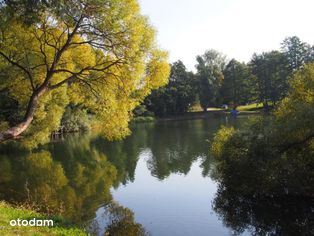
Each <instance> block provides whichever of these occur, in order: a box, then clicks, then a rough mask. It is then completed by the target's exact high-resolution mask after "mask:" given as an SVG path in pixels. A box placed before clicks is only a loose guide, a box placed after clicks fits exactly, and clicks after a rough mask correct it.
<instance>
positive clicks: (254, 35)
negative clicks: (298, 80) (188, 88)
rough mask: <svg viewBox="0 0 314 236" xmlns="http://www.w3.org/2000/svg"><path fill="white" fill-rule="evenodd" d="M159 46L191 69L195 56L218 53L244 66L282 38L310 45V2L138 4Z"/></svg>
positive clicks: (164, 0) (313, 28)
mask: <svg viewBox="0 0 314 236" xmlns="http://www.w3.org/2000/svg"><path fill="white" fill-rule="evenodd" d="M139 2H140V5H141V9H142V14H144V15H147V16H148V17H149V18H150V22H151V24H152V25H153V26H154V27H155V28H156V29H157V32H158V35H157V42H158V45H159V46H160V47H161V48H162V49H166V50H168V51H169V52H170V62H174V61H177V60H179V59H180V60H182V61H183V63H184V64H185V65H186V67H187V68H188V69H189V70H195V69H194V68H195V67H194V66H195V64H196V60H195V58H196V56H197V55H200V54H203V53H204V52H205V50H206V49H216V50H218V51H220V52H222V53H223V54H225V55H226V56H227V57H228V59H232V58H235V59H237V60H239V61H243V62H248V61H249V60H250V58H251V56H252V54H253V53H254V52H257V53H261V52H263V51H270V50H275V49H280V43H281V42H282V41H283V39H284V38H285V37H288V36H294V35H296V36H298V37H299V38H300V39H301V40H302V41H304V42H307V43H310V44H311V45H313V44H314V0H139Z"/></svg>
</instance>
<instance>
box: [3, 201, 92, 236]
mask: <svg viewBox="0 0 314 236" xmlns="http://www.w3.org/2000/svg"><path fill="white" fill-rule="evenodd" d="M33 218H36V219H45V220H50V219H52V220H53V221H54V226H53V227H35V226H11V225H10V221H11V220H17V219H21V220H22V219H24V220H26V219H27V220H30V219H33ZM0 235H1V236H7V235H8V236H11V235H12V236H16V235H21V236H37V235H38V236H39V235H58V236H59V235H60V236H63V235H64V236H68V235H69V236H72V235H73V236H81V235H88V234H87V233H86V232H85V231H84V230H82V229H79V228H77V227H74V226H73V225H69V224H67V223H66V222H65V221H64V220H62V219H61V218H58V217H50V216H45V215H42V214H39V213H35V212H33V211H31V210H27V209H24V208H14V207H12V206H10V205H9V204H7V203H5V202H0Z"/></svg>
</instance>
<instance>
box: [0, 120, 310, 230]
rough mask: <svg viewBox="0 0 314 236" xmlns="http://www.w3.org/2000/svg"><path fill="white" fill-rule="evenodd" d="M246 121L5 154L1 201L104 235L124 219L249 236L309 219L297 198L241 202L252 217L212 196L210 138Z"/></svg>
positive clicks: (177, 125) (0, 166) (0, 161)
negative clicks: (290, 203)
mask: <svg viewBox="0 0 314 236" xmlns="http://www.w3.org/2000/svg"><path fill="white" fill-rule="evenodd" d="M247 120H248V118H247V117H239V118H238V119H236V120H232V119H230V118H228V117H220V118H213V119H209V120H192V121H169V122H159V123H156V124H138V125H134V127H133V128H132V130H133V132H132V135H131V136H129V137H128V138H126V139H125V140H124V141H120V142H107V141H105V140H104V139H102V138H101V137H98V136H97V135H91V134H85V135H70V136H68V137H66V138H64V140H62V141H56V142H52V143H50V144H49V145H47V146H45V147H42V148H40V149H38V150H35V151H33V152H32V153H20V152H18V151H14V150H13V149H9V150H7V151H2V153H1V155H0V199H4V200H6V201H9V202H11V203H18V204H21V203H22V204H30V205H32V206H35V207H38V208H40V210H42V211H44V212H47V213H51V214H60V215H62V216H64V217H66V218H68V219H70V220H72V221H74V222H76V223H77V224H80V225H83V226H85V227H87V228H88V229H89V230H90V232H92V233H93V234H95V235H104V233H105V231H106V230H107V227H111V229H115V230H121V226H123V227H124V226H125V225H126V222H127V225H128V227H130V228H128V229H127V230H128V231H130V230H131V228H132V229H133V228H136V229H138V228H140V229H141V230H142V231H146V232H149V233H150V234H151V235H157V236H159V235H191V236H194V235H218V236H219V235H231V234H233V233H235V232H237V233H238V234H241V235H250V234H251V233H252V232H253V231H255V233H256V227H259V228H258V230H261V229H262V231H260V235H266V234H268V233H269V234H271V233H272V232H274V230H276V227H277V228H278V225H279V226H280V227H282V225H290V223H287V222H286V221H285V220H286V219H290V218H289V216H291V215H293V217H295V218H296V219H295V221H300V219H301V220H303V221H306V220H307V221H308V220H311V219H312V218H311V217H310V216H311V214H313V212H312V210H308V209H312V208H308V206H309V204H308V202H305V203H304V204H303V202H302V201H298V202H302V204H303V205H302V206H301V207H300V208H298V207H297V210H295V207H294V211H292V213H290V211H289V206H281V205H280V201H279V203H278V202H275V203H274V205H272V204H269V206H268V207H269V209H268V208H267V207H266V208H265V211H264V212H263V214H262V215H261V216H260V215H259V212H260V210H258V209H260V208H256V206H259V205H258V204H259V203H256V202H253V201H251V200H249V201H245V202H244V201H243V206H242V203H241V204H240V206H239V208H236V209H238V210H237V211H238V212H237V214H238V215H239V209H240V210H243V209H244V210H243V211H244V212H249V217H247V214H243V215H245V217H243V218H242V217H236V218H235V219H234V218H232V216H233V215H235V214H234V213H235V212H233V210H234V206H232V199H237V198H238V196H237V193H232V194H231V195H230V194H229V192H228V196H226V195H224V194H218V193H217V189H218V185H219V182H215V181H214V180H213V178H212V177H213V175H214V169H215V163H214V161H213V160H212V159H211V157H210V156H209V155H208V153H209V142H210V140H211V139H212V137H213V134H214V133H215V132H216V131H217V130H218V129H219V127H220V126H221V125H229V126H236V127H239V126H241V125H243V124H244V123H245V122H246V121H247ZM222 193H224V192H223V191H222ZM240 202H241V201H240ZM238 205H239V204H238ZM238 205H237V206H236V207H238ZM264 205H267V204H264ZM274 206H276V207H275V208H278V209H277V211H274V210H273V209H274ZM302 207H303V208H304V209H307V210H305V212H304V211H302V210H301V209H303V208H302ZM256 209H257V211H256ZM304 209H303V210H304ZM281 211H285V212H286V213H285V214H281ZM274 214H275V215H274ZM240 215H241V214H240ZM254 217H255V218H254ZM293 217H292V218H293ZM248 218H249V219H248ZM268 219H270V220H268ZM293 219H294V218H293ZM117 222H118V223H117ZM119 222H121V224H119ZM119 227H120V228H119ZM254 227H255V229H254ZM252 228H253V230H252ZM120 232H121V231H120ZM265 233H266V234H265ZM257 235H258V233H257Z"/></svg>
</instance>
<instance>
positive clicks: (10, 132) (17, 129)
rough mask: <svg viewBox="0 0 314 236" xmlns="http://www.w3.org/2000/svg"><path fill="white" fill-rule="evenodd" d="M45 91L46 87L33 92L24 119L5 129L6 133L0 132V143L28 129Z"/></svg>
mask: <svg viewBox="0 0 314 236" xmlns="http://www.w3.org/2000/svg"><path fill="white" fill-rule="evenodd" d="M46 90H47V87H46V86H41V87H39V88H38V89H37V90H35V91H34V92H33V94H32V96H31V97H30V99H29V102H28V106H27V110H26V113H25V116H24V119H23V120H22V122H20V123H19V124H17V125H15V126H13V127H11V128H9V129H7V130H6V131H3V132H0V143H1V142H3V141H5V140H9V139H14V138H16V137H18V136H19V135H20V134H22V133H23V132H24V131H25V130H26V129H27V128H28V127H29V125H30V124H31V123H32V121H33V118H34V114H35V111H36V108H37V106H38V103H39V98H40V96H42V95H43V94H44V93H45V92H46Z"/></svg>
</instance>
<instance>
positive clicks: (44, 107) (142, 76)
mask: <svg viewBox="0 0 314 236" xmlns="http://www.w3.org/2000/svg"><path fill="white" fill-rule="evenodd" d="M56 2H58V4H56V6H53V7H50V8H49V7H47V8H44V9H43V10H42V11H41V12H40V13H38V14H37V15H36V22H33V23H32V24H27V25H26V24H25V23H24V22H23V21H21V20H20V19H19V18H18V17H12V15H8V14H7V11H8V6H6V5H2V6H1V9H0V10H1V12H0V14H1V16H0V18H1V20H0V21H1V22H0V91H7V92H8V93H9V94H10V96H11V97H13V98H14V99H15V100H16V101H17V102H18V107H19V111H20V112H21V113H22V114H21V119H20V120H19V122H16V123H15V124H13V125H12V124H11V125H9V126H8V127H7V128H6V129H4V130H3V131H1V132H0V142H3V141H5V140H8V139H13V138H16V137H18V136H20V135H21V134H22V133H23V136H25V137H27V134H32V139H36V138H37V139H42V138H43V137H46V139H47V137H48V135H49V132H51V131H52V130H53V129H56V128H57V127H58V125H59V123H60V119H61V117H62V114H63V112H64V108H65V106H66V105H67V104H68V103H70V102H71V103H74V104H82V105H83V106H84V107H86V108H87V109H89V111H90V112H91V113H93V114H94V115H95V117H96V118H97V120H98V121H99V125H98V127H99V131H101V132H102V133H103V134H104V135H105V136H106V137H107V138H111V139H112V138H121V137H123V136H124V135H126V134H127V133H128V121H129V119H130V116H131V111H132V110H133V109H134V107H135V106H136V105H137V104H139V102H140V101H141V100H142V99H143V98H144V97H145V96H146V95H148V94H149V93H150V91H151V90H152V89H155V88H158V87H160V86H162V85H164V84H166V83H167V80H168V76H169V65H168V63H167V53H166V52H164V51H161V50H159V49H158V48H157V47H156V45H155V31H154V29H153V28H152V27H151V26H150V25H149V23H148V19H147V18H146V17H144V16H142V15H141V14H140V9H139V5H138V3H137V1H136V0H119V1H118V0H91V1H89V0H70V1H56Z"/></svg>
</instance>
